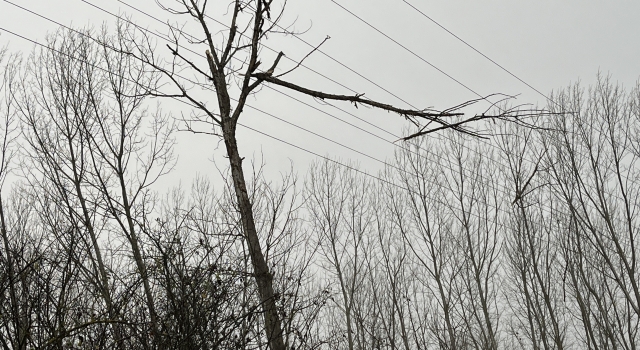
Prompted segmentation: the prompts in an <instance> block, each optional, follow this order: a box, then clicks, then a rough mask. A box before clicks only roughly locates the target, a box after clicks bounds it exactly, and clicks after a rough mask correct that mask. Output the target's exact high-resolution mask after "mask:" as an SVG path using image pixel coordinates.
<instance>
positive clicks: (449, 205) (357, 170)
mask: <svg viewBox="0 0 640 350" xmlns="http://www.w3.org/2000/svg"><path fill="white" fill-rule="evenodd" d="M0 31H4V32H6V33H9V34H12V35H14V36H16V37H19V38H21V39H23V40H26V41H29V42H31V43H33V44H35V45H37V46H40V47H42V48H45V49H48V50H50V51H53V52H56V53H59V54H61V55H65V56H67V57H69V58H71V59H74V60H77V61H80V62H84V63H87V64H89V65H90V66H92V67H94V68H96V69H100V70H102V71H105V72H108V73H110V74H114V73H113V72H109V71H107V70H105V69H104V68H102V67H99V66H96V65H94V64H92V63H90V62H88V61H86V60H83V59H80V58H77V57H74V56H71V55H69V54H67V53H64V52H62V51H59V50H56V49H55V48H52V47H49V46H47V45H44V44H41V43H39V42H37V41H35V40H32V39H29V38H27V37H25V36H23V35H20V34H18V33H15V32H13V31H10V30H8V29H5V28H3V27H0ZM75 32H77V33H80V32H78V31H75ZM80 34H83V33H80ZM114 75H116V76H118V77H121V78H123V79H125V80H127V81H129V82H133V81H132V80H131V79H128V78H126V77H124V76H121V75H118V74H114ZM133 83H135V82H133ZM174 99H176V100H178V101H180V102H183V103H185V104H187V105H189V106H191V107H193V108H197V106H193V105H191V104H189V103H187V102H186V101H184V100H182V99H177V98H174ZM249 107H250V106H249ZM238 124H239V125H241V126H242V127H244V128H247V129H249V130H252V131H254V132H257V133H259V134H262V135H264V136H267V137H269V138H271V139H274V140H277V141H279V142H281V143H284V144H287V145H289V146H292V147H295V148H297V149H299V150H302V151H304V152H306V153H309V154H312V155H315V156H317V157H320V158H322V159H325V160H327V161H330V162H333V163H336V164H339V165H341V166H343V167H345V168H347V169H351V170H353V171H356V172H358V173H360V174H364V175H366V176H368V177H371V178H373V179H376V180H378V181H380V182H382V183H386V184H389V185H392V186H394V187H396V188H399V189H403V190H405V191H407V192H408V193H411V194H413V195H418V196H420V197H424V195H423V194H421V193H418V192H415V191H413V190H411V189H409V188H406V187H403V186H401V185H398V184H396V183H394V182H391V181H388V180H386V179H383V178H381V177H378V176H375V175H371V174H369V173H367V172H364V171H362V170H359V169H356V168H354V167H352V166H349V165H346V164H343V163H341V162H338V161H336V160H334V159H331V158H328V157H326V156H322V155H320V154H318V153H316V152H313V151H310V150H308V149H306V148H304V147H301V146H297V145H295V144H293V143H291V142H288V141H285V140H282V139H280V138H278V137H275V136H272V135H269V134H267V133H265V132H263V131H259V130H257V129H254V128H251V127H249V126H247V125H244V124H242V123H238ZM425 180H426V179H425ZM426 181H427V182H430V183H432V184H433V185H436V186H440V187H442V186H441V185H440V184H438V183H435V182H433V181H432V180H426ZM429 199H431V200H433V201H435V202H437V203H439V204H441V205H445V206H448V207H449V208H451V209H455V210H463V209H461V208H457V207H455V206H453V205H452V204H451V203H445V202H443V201H442V200H438V199H434V198H429ZM487 205H488V204H487ZM488 206H490V205H488ZM494 208H495V209H496V212H500V211H503V212H505V213H506V211H504V209H502V210H501V209H500V208H498V207H497V206H496V207H494ZM468 214H469V215H473V216H477V217H478V218H481V217H480V216H479V214H477V213H470V212H469V213H468ZM507 214H508V213H507ZM481 219H482V218H481ZM489 221H490V220H489ZM493 223H494V224H495V225H496V226H502V227H503V228H506V226H505V224H502V223H499V222H495V221H493Z"/></svg>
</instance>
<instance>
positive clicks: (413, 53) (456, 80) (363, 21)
mask: <svg viewBox="0 0 640 350" xmlns="http://www.w3.org/2000/svg"><path fill="white" fill-rule="evenodd" d="M330 1H331V2H333V3H334V4H336V5H338V7H340V8H341V9H343V10H345V11H346V12H347V13H349V14H351V16H353V17H355V18H357V19H358V20H359V21H361V22H362V23H364V24H366V25H367V26H369V28H371V29H373V30H375V31H376V32H378V33H380V34H381V35H382V36H384V37H385V38H387V39H389V40H391V41H393V42H394V43H396V45H398V46H400V47H401V48H403V49H405V50H406V51H407V52H409V53H410V54H412V55H413V56H415V57H416V58H418V59H419V60H420V61H422V62H424V63H426V64H428V65H429V66H431V67H432V68H433V69H435V70H437V71H438V72H440V73H442V74H444V75H445V76H446V77H447V78H449V79H451V80H453V81H455V82H456V83H458V85H460V86H462V87H464V88H465V89H467V90H469V91H470V92H472V93H473V94H474V95H476V96H478V97H479V98H481V99H483V100H487V98H486V97H485V96H482V95H480V94H479V93H477V92H476V91H475V90H473V89H472V88H470V87H469V86H467V85H465V84H464V83H462V82H461V81H460V80H458V79H456V78H454V77H453V76H451V75H450V74H449V73H447V72H445V71H443V70H442V69H440V68H438V67H437V66H435V65H434V64H433V63H431V62H429V61H427V60H426V59H425V58H424V57H422V56H420V55H418V54H417V53H415V52H414V51H413V50H411V49H409V48H408V47H406V46H404V45H402V44H401V43H400V42H399V41H397V40H396V39H394V38H392V37H390V36H389V35H387V34H386V33H385V32H383V31H381V30H380V29H378V28H376V27H375V26H373V25H372V24H371V23H369V22H367V21H365V20H364V19H363V18H362V17H360V16H358V15H356V14H355V13H353V12H351V11H349V10H348V9H347V8H346V7H344V6H342V5H340V4H339V3H338V2H336V1H335V0H330ZM487 101H488V100H487Z"/></svg>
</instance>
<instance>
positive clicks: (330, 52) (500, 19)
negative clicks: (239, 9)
mask: <svg viewBox="0 0 640 350" xmlns="http://www.w3.org/2000/svg"><path fill="white" fill-rule="evenodd" d="M14 4H17V3H14ZM90 4H93V5H94V6H91V5H90ZM20 5H21V6H22V7H23V9H21V8H19V7H16V6H14V5H12V4H11V2H9V1H2V2H0V6H1V7H2V11H0V21H1V23H2V26H3V27H4V28H5V29H7V30H11V31H13V32H15V33H17V34H20V35H23V36H25V37H27V38H30V39H32V40H36V41H38V42H44V37H45V35H46V33H51V32H53V31H54V30H55V29H56V27H57V25H56V24H55V23H52V22H50V21H48V20H47V19H50V20H52V21H55V22H57V23H59V24H63V25H68V26H72V27H75V28H78V27H84V26H87V25H91V26H93V27H94V28H96V29H97V27H99V26H100V24H101V23H106V24H107V25H111V27H113V23H114V20H115V19H114V16H113V15H114V14H115V15H117V16H122V17H125V18H127V19H128V20H131V21H132V22H134V23H136V24H138V25H140V26H141V27H142V28H146V29H148V30H149V31H150V32H154V33H158V34H160V35H167V34H168V30H167V28H166V25H163V24H161V23H159V21H162V22H166V21H169V23H172V24H174V25H180V24H181V22H180V21H181V19H180V18H176V17H175V16H171V15H169V14H167V13H164V12H163V11H161V10H160V9H159V8H157V6H156V5H155V2H153V1H147V2H144V1H138V2H135V3H129V2H128V1H115V0H114V1H101V2H92V1H84V0H66V1H27V2H21V3H20ZM24 9H29V10H32V11H33V12H35V13H38V14H41V15H46V18H42V17H37V16H35V15H34V14H33V13H29V12H27V11H25V10H24ZM136 9H138V10H140V9H144V11H142V10H140V11H136ZM345 9H348V10H349V11H351V13H349V12H347V11H345ZM638 9H640V6H639V5H636V4H634V3H628V4H622V3H619V4H618V3H616V4H608V3H607V4H605V3H589V2H587V3H585V2H577V1H574V2H565V3H563V4H557V3H553V2H550V1H549V2H537V3H536V4H513V3H511V2H506V1H501V2H474V3H468V2H464V1H452V2H447V3H446V4H440V3H437V2H417V1H413V2H408V1H404V0H394V1H384V2H382V1H376V2H373V3H369V2H367V3H363V2H357V1H347V0H342V1H334V0H312V1H290V2H289V5H288V8H287V10H286V12H285V16H284V19H283V21H282V22H281V24H282V25H289V24H290V25H291V26H289V27H287V30H290V31H303V32H305V34H304V35H302V36H301V39H303V40H304V41H305V42H306V43H308V45H306V44H302V43H301V42H300V41H298V40H297V39H293V38H291V37H286V36H282V37H277V36H275V37H273V38H270V40H269V41H268V42H267V44H268V45H269V47H270V48H272V49H273V50H274V51H275V52H278V51H280V50H281V51H283V52H284V53H285V54H286V57H288V58H291V59H292V61H294V62H295V61H299V60H300V59H301V58H302V57H304V56H305V55H306V54H307V53H308V52H309V51H310V50H311V48H310V47H309V45H311V46H315V45H317V43H319V42H321V41H322V39H323V38H325V37H326V36H327V35H328V36H330V37H331V39H330V40H328V41H327V42H326V43H325V44H324V45H323V46H322V47H321V51H322V52H315V53H314V54H312V55H311V56H310V57H309V58H307V59H306V60H305V61H304V63H303V64H304V65H305V66H306V67H308V68H309V69H304V68H302V67H301V68H299V69H297V70H296V71H295V72H294V73H292V74H291V75H290V76H288V79H289V80H292V81H297V82H302V81H304V82H305V83H306V85H307V86H310V87H312V88H315V89H319V90H324V91H330V92H337V93H352V92H353V91H356V92H358V93H365V94H366V95H365V96H368V97H371V98H375V99H378V100H382V101H389V102H392V103H405V102H406V103H407V104H409V105H411V106H416V107H418V108H427V107H434V108H436V109H445V108H448V107H450V106H453V105H456V104H458V103H461V102H463V101H466V100H469V99H473V98H477V97H478V95H480V96H484V95H488V94H491V93H505V94H509V95H519V96H518V99H517V100H516V103H518V104H525V103H532V104H536V103H538V104H540V105H544V104H545V103H546V102H545V100H544V97H542V96H540V94H548V93H549V92H550V91H551V90H554V89H561V88H563V87H565V86H567V85H568V84H570V83H571V82H575V81H578V80H580V81H582V82H583V84H584V85H588V84H589V83H591V82H593V81H594V80H595V76H596V73H597V72H598V71H601V72H602V73H604V74H611V76H612V79H613V80H614V81H620V82H621V83H624V84H625V85H626V86H628V87H629V86H631V85H632V84H633V83H634V82H635V80H636V79H637V78H638V76H639V75H640V66H639V64H638V62H637V60H636V59H635V58H636V57H640V55H639V54H640V48H639V47H638V45H634V44H633V43H635V42H636V41H637V40H634V36H635V35H636V34H635V33H639V32H640V25H639V24H638V23H637V21H636V20H635V18H634V16H633V15H632V14H633V13H638V11H637V10H638ZM634 10H635V11H634ZM354 15H357V16H358V17H360V18H362V19H363V20H364V21H366V23H368V25H367V24H365V23H362V22H360V21H358V20H357V19H355V18H354V17H353V16H354ZM150 16H152V17H150ZM152 18H156V19H158V20H157V21H156V20H154V19H152ZM221 20H222V23H224V18H221ZM24 23H29V25H28V26H25V25H24ZM220 29H223V27H220ZM376 31H380V32H382V33H384V35H388V36H389V37H390V38H394V40H397V41H398V42H401V43H402V45H403V46H406V49H407V50H409V51H410V52H412V53H413V54H411V53H409V52H407V51H404V50H402V49H400V48H399V47H398V46H397V45H395V44H394V43H393V42H391V41H389V40H387V39H386V38H385V37H384V36H381V35H380V33H378V32H376ZM187 32H188V30H187ZM453 33H455V34H453ZM7 43H8V44H9V48H10V49H11V50H22V51H24V52H25V53H28V52H29V51H30V50H31V47H32V45H31V44H30V43H28V42H24V41H21V40H19V39H16V38H12V37H10V35H7V34H6V33H5V34H3V35H0V45H5V44H7ZM158 43H159V44H158V49H159V50H162V49H163V48H164V43H161V40H160V39H158ZM271 54H273V57H275V53H273V52H272V53H271ZM265 56H266V57H269V55H268V54H267V53H266V52H265ZM483 56H484V57H483ZM487 58H488V59H487ZM425 61H426V62H429V64H424V62H425ZM294 62H289V63H288V64H289V65H288V66H285V65H284V64H283V65H282V70H283V71H285V70H287V69H289V68H291V67H292V66H294V65H295V63H294ZM496 62H499V64H496ZM429 65H431V66H429ZM434 67H435V68H434ZM438 70H440V71H441V72H439V71H438ZM442 72H444V74H442ZM447 75H449V76H450V77H447ZM451 77H454V79H451ZM454 80H457V81H458V82H456V81H454ZM532 89H533V90H532ZM276 90H277V89H269V88H267V89H263V90H262V91H260V92H259V94H257V95H256V96H255V101H249V102H250V104H251V105H252V106H254V107H255V108H256V109H257V110H256V111H252V112H250V113H247V114H246V116H244V117H243V120H242V123H243V124H246V125H251V126H252V127H254V128H257V129H258V130H260V132H262V133H264V134H267V135H271V136H273V137H275V138H276V139H282V140H286V141H287V142H290V143H292V144H295V145H298V146H300V147H301V148H304V149H308V150H310V151H311V152H314V153H317V154H325V155H327V156H330V157H338V158H341V159H354V160H356V161H358V162H360V163H361V167H362V168H363V169H365V170H367V171H369V172H373V173H375V172H376V171H377V170H378V169H380V167H381V164H380V163H381V162H380V160H382V159H385V158H389V157H390V156H391V155H392V153H393V150H394V149H395V147H394V146H392V145H391V144H389V142H388V141H389V140H387V141H383V140H381V138H382V137H381V136H380V134H381V130H383V131H386V132H387V133H390V134H391V135H395V136H399V135H400V134H401V133H402V127H403V125H406V124H404V122H403V121H402V119H400V118H397V117H396V116H394V115H390V114H388V113H381V112H379V111H372V110H370V109H366V108H360V109H357V110H356V109H354V108H352V106H349V105H336V106H335V108H339V109H341V110H344V111H346V112H348V113H349V114H351V116H349V115H346V114H344V113H342V112H339V111H338V110H336V109H335V108H334V107H333V106H326V105H323V104H321V103H319V102H317V101H313V100H308V99H306V100H304V99H303V100H302V103H305V104H306V106H305V105H302V104H300V103H299V102H296V101H294V100H292V99H291V98H290V97H287V96H284V95H283V94H282V93H279V92H277V91H276ZM469 90H470V91H469ZM291 97H293V98H302V96H296V95H295V94H294V95H292V96H291ZM402 101H405V102H402ZM483 108H486V105H478V109H477V110H482V109H483ZM167 109H170V110H172V112H174V113H179V112H180V108H174V107H173V106H172V107H169V108H167ZM174 109H175V111H174ZM258 110H262V111H266V112H267V113H269V114H271V115H272V116H277V118H280V119H282V120H283V121H284V123H283V122H280V121H274V120H273V119H272V118H265V115H264V114H262V113H260V112H258ZM327 115H330V116H331V117H332V118H327ZM352 116H353V117H355V118H353V117H352ZM336 118H338V119H344V120H345V121H344V122H340V121H337V120H336ZM345 122H346V123H349V124H352V125H354V126H355V127H356V128H353V127H345V125H344V123H345ZM300 128H304V129H306V130H310V131H312V132H313V133H315V134H317V135H321V136H320V137H309V136H308V135H309V134H308V133H306V132H303V131H300ZM363 130H364V131H363ZM387 135H388V134H387ZM434 137H436V136H434ZM437 137H448V135H446V134H445V135H438V136H437ZM240 138H241V140H242V141H241V147H242V152H243V153H244V154H247V155H248V156H254V157H256V158H261V157H264V159H265V161H266V163H267V164H268V165H269V167H270V168H271V169H272V171H274V172H276V173H277V172H278V171H281V170H282V169H287V168H288V167H289V163H290V162H293V163H294V164H295V167H296V169H297V170H298V171H299V172H304V169H306V165H307V164H308V163H309V162H310V161H312V160H313V158H314V157H310V156H309V154H304V152H299V151H296V150H292V149H291V148H290V147H287V146H286V145H284V144H281V143H278V142H274V140H273V139H270V138H268V137H263V136H259V135H256V134H255V133H251V132H248V133H247V134H241V135H240ZM327 140H332V141H329V142H327ZM179 142H180V148H181V149H182V148H183V149H185V150H190V151H184V152H183V151H180V152H179V156H180V161H179V164H178V171H176V172H175V173H174V174H172V175H171V176H169V178H171V180H168V183H173V184H175V183H176V182H177V181H180V180H181V179H184V180H185V181H188V180H187V179H189V178H191V177H192V176H193V175H194V174H195V173H198V172H199V173H208V172H212V171H214V172H215V171H216V170H215V166H214V165H213V163H212V162H210V161H209V160H210V159H212V158H213V159H216V157H220V154H219V153H220V152H216V151H215V148H216V147H217V142H218V140H215V139H214V138H212V137H207V136H203V135H192V134H187V133H182V134H181V135H180V140H179ZM351 150H355V151H351ZM363 153H365V154H367V156H366V157H365V156H362V154H363Z"/></svg>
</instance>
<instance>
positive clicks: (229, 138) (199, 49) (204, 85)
mask: <svg viewBox="0 0 640 350" xmlns="http://www.w3.org/2000/svg"><path fill="white" fill-rule="evenodd" d="M160 4H161V6H162V8H164V9H165V10H166V11H168V12H169V13H171V14H173V15H177V16H185V17H187V18H189V19H193V20H195V21H196V23H197V24H198V27H199V28H198V29H199V34H197V35H189V34H188V33H186V32H185V31H184V30H183V29H180V28H182V27H176V26H169V28H170V35H169V38H170V41H171V42H170V44H169V45H167V48H168V49H169V53H170V54H171V55H172V59H171V60H170V61H169V62H164V61H163V60H161V59H160V58H159V57H160V56H158V55H157V54H154V50H152V49H150V47H153V46H152V45H150V40H149V39H143V40H135V39H133V38H130V41H131V42H132V43H137V45H136V46H135V47H133V44H131V45H130V46H131V47H122V46H116V47H115V48H114V49H115V50H118V51H120V52H126V53H127V54H131V55H132V56H133V57H136V58H137V59H139V60H140V61H142V62H144V63H145V64H148V65H151V66H152V67H154V68H155V69H157V70H158V71H160V72H162V73H163V74H164V77H165V78H166V80H167V81H168V82H170V83H171V84H172V85H173V87H174V91H175V92H170V91H167V90H163V91H157V90H155V89H148V90H147V92H148V93H149V94H151V95H154V96H165V97H173V98H179V99H183V100H185V101H187V102H188V103H190V104H192V105H193V106H194V107H195V109H196V110H197V112H196V114H195V115H194V116H193V118H190V120H186V122H187V124H188V126H189V128H192V127H193V125H194V124H198V123H205V125H209V127H210V129H209V130H203V131H201V132H206V133H213V134H215V135H218V136H220V137H221V138H222V139H223V140H224V143H225V148H226V154H227V157H228V159H229V165H230V168H231V177H232V179H233V184H234V190H235V193H236V197H237V198H236V200H237V202H238V206H239V209H240V213H241V218H242V227H243V230H244V235H245V239H246V241H247V247H248V249H249V253H250V256H251V263H252V267H253V270H254V276H255V279H256V282H257V284H258V290H259V293H260V296H261V299H262V305H263V311H264V322H265V323H264V325H265V332H266V333H265V334H266V337H267V338H268V339H269V344H270V348H271V349H274V350H276V349H278V350H279V349H284V348H285V341H284V337H286V335H285V334H284V333H283V332H284V329H283V323H282V320H281V319H280V317H279V315H278V313H277V311H276V310H277V309H278V307H277V305H276V304H277V302H276V300H275V299H276V298H275V294H274V293H275V291H274V287H273V283H274V282H273V279H274V276H273V273H272V271H270V269H269V266H268V263H267V261H266V259H265V252H264V249H263V247H262V246H261V245H260V239H259V237H258V233H257V229H256V223H255V218H254V213H253V212H252V202H251V198H250V197H249V195H248V191H247V184H246V178H245V175H244V170H243V167H242V159H243V158H242V157H241V156H240V154H239V151H238V144H237V138H236V128H237V125H238V120H239V118H240V116H241V115H242V112H243V110H244V108H245V105H246V101H247V98H248V97H249V96H250V95H251V94H253V93H255V92H256V91H257V89H258V88H259V87H260V86H261V85H262V84H264V83H269V84H274V85H279V86H282V87H285V88H287V89H291V90H294V91H297V92H299V93H302V94H305V95H307V96H310V97H313V98H319V99H323V100H336V101H346V102H350V103H353V104H354V105H356V106H357V105H358V104H360V105H366V106H369V107H373V108H377V109H381V110H385V111H389V112H394V113H397V114H399V115H401V116H402V117H404V118H406V119H407V120H409V121H410V122H411V123H412V124H413V125H415V126H416V128H417V130H416V131H415V132H413V133H412V134H411V135H410V136H408V137H407V138H406V139H410V138H413V137H417V136H421V135H425V134H427V133H430V132H434V131H438V130H443V129H452V130H456V131H459V132H462V133H468V134H473V135H479V134H478V132H476V131H474V130H473V129H471V128H468V127H467V125H468V124H470V123H473V122H477V121H480V120H484V119H490V118H510V117H514V116H517V115H518V114H521V113H520V112H516V113H514V111H506V112H501V113H499V114H497V115H489V114H479V115H475V116H471V117H465V116H464V115H463V114H462V113H461V112H460V111H459V110H460V109H461V108H463V107H466V106H468V105H469V104H471V103H473V102H476V101H469V102H465V103H462V104H461V105H458V106H454V107H452V108H449V109H446V110H443V111H437V110H433V109H424V110H413V109H404V108H398V107H395V106H392V105H389V104H386V103H382V102H378V101H373V100H370V99H367V98H365V97H363V94H357V95H354V96H347V95H338V94H332V93H326V92H323V91H317V90H313V89H310V88H307V87H304V86H301V85H298V84H295V83H292V82H289V81H285V80H283V78H282V77H283V76H284V75H286V74H288V73H290V72H291V71H293V70H295V69H296V68H298V67H299V63H300V62H298V63H297V64H296V65H295V66H293V67H292V68H291V69H288V70H286V71H284V72H282V73H280V74H278V73H276V70H278V69H279V63H280V61H281V59H282V57H283V56H284V53H282V52H280V53H278V54H277V55H276V56H275V57H274V58H272V59H273V61H272V63H271V65H270V66H269V67H268V68H266V69H264V70H263V71H260V70H259V67H260V65H261V63H262V61H263V60H266V57H262V56H263V55H262V54H261V51H262V49H263V47H264V46H263V42H264V41H265V40H266V39H267V37H268V36H269V35H270V34H277V33H278V32H282V31H283V30H282V29H281V27H279V24H278V23H279V22H280V20H281V19H282V16H283V12H284V8H285V5H286V2H282V3H281V4H278V3H274V2H273V1H272V0H266V1H265V0H252V1H243V0H236V1H233V2H232V4H230V6H229V9H230V11H229V12H230V15H229V16H228V17H229V18H228V21H229V22H228V23H229V24H228V25H225V27H224V28H223V32H224V34H223V35H222V41H221V42H219V41H218V35H217V34H216V33H218V25H217V24H216V23H222V22H219V21H218V22H214V20H213V18H212V17H211V15H210V14H211V13H212V11H214V10H212V9H213V6H215V4H214V3H212V2H207V1H197V0H189V1H187V0H180V1H167V2H161V3H160ZM284 32H285V33H287V34H294V35H296V34H295V33H291V32H289V31H287V30H286V29H285V30H284ZM141 33H143V34H145V33H146V32H145V31H141ZM124 34H125V35H127V33H124ZM185 45H186V46H185ZM313 51H315V50H313ZM313 51H312V52H313ZM186 72H190V73H189V74H188V75H189V76H190V77H189V78H184V76H183V75H181V74H185V73H186ZM191 76H195V78H191ZM233 83H235V84H233ZM211 93H212V94H213V100H214V102H213V103H210V102H209V101H210V100H211V99H212V96H211ZM233 96H235V97H233ZM202 101H205V102H202ZM528 113H529V112H523V113H522V114H528ZM432 125H435V127H432ZM194 131H197V130H194Z"/></svg>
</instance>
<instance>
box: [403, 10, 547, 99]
mask: <svg viewBox="0 0 640 350" xmlns="http://www.w3.org/2000/svg"><path fill="white" fill-rule="evenodd" d="M401 1H402V2H404V3H405V4H407V5H409V6H410V7H411V8H412V9H414V10H416V11H417V12H418V13H420V14H421V15H422V16H423V17H425V18H426V19H428V20H429V21H431V22H433V23H434V24H435V25H437V26H438V27H440V28H442V29H443V30H444V31H446V32H447V33H449V34H451V35H452V36H453V37H454V38H456V39H458V40H459V41H460V42H462V43H463V44H465V45H467V46H468V47H469V48H470V49H472V50H473V51H475V52H477V53H478V54H480V55H481V56H482V57H484V58H486V59H487V60H489V62H491V63H493V64H494V65H496V66H498V67H499V68H500V69H502V70H503V71H505V72H506V73H508V74H509V75H511V76H512V77H514V78H516V79H518V81H520V82H521V83H523V84H524V85H526V86H528V87H529V88H530V89H531V90H533V91H535V92H537V93H538V94H539V95H540V96H542V97H544V98H545V99H546V100H547V101H549V102H553V101H551V99H549V98H548V97H547V95H545V94H543V93H542V92H540V90H538V89H536V88H535V87H533V86H531V85H530V84H529V83H527V82H526V81H524V80H522V79H520V77H518V76H517V75H515V74H513V73H511V71H509V70H508V69H507V68H505V67H503V66H502V65H501V64H499V63H498V62H496V61H494V60H493V59H491V58H490V57H489V56H487V55H485V54H484V53H482V52H480V50H478V49H476V48H475V47H473V46H472V45H471V44H469V43H468V42H466V41H465V40H464V39H462V38H461V37H459V36H457V35H455V34H454V33H453V32H451V31H450V30H449V29H447V28H445V27H444V26H443V25H442V24H440V23H438V22H437V21H436V20H434V19H433V18H431V17H429V16H428V15H427V14H426V13H424V12H422V11H420V10H419V9H418V8H417V7H415V6H413V5H412V4H411V3H409V2H408V1H407V0H401Z"/></svg>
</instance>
